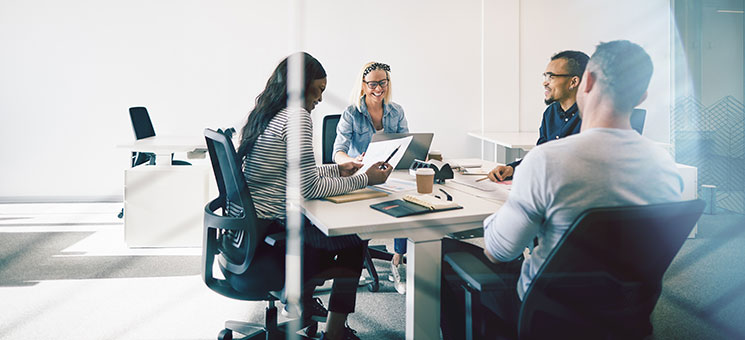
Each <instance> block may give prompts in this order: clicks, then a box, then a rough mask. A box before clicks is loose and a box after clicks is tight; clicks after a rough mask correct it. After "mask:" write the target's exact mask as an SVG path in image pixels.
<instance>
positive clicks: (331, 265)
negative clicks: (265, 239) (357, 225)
mask: <svg viewBox="0 0 745 340" xmlns="http://www.w3.org/2000/svg"><path fill="white" fill-rule="evenodd" d="M274 222H275V223H273V225H272V227H271V228H270V232H276V231H277V230H284V228H285V226H284V223H283V221H274ZM366 245H367V241H362V240H361V239H360V238H359V237H357V236H356V235H346V236H339V237H328V236H326V235H324V234H323V233H322V232H321V231H320V230H318V228H316V227H315V226H314V225H313V224H312V223H311V222H310V220H308V219H307V218H303V257H302V258H303V264H302V271H303V274H302V277H303V294H302V296H301V300H302V302H303V303H308V302H310V301H311V300H312V299H313V292H314V291H315V289H316V288H317V287H318V286H320V285H323V282H324V281H325V280H329V279H333V280H334V283H333V285H332V287H331V296H330V298H329V305H328V310H329V311H332V312H337V313H345V314H348V313H352V312H354V307H355V304H356V299H357V285H358V283H359V279H360V274H362V265H363V261H364V254H365V253H364V252H365V247H366Z"/></svg>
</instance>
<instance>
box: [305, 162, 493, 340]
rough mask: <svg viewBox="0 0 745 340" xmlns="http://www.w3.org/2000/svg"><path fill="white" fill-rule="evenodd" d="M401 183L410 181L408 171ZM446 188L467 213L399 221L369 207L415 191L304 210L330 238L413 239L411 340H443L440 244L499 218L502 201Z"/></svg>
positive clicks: (318, 203) (308, 205)
mask: <svg viewBox="0 0 745 340" xmlns="http://www.w3.org/2000/svg"><path fill="white" fill-rule="evenodd" d="M394 176H395V177H396V178H403V179H410V180H412V181H413V177H411V176H409V175H408V173H407V172H406V171H403V172H401V171H396V172H395V173H394ZM439 188H444V189H445V190H447V191H448V192H449V193H450V194H451V195H452V196H453V200H454V201H455V202H457V203H458V204H460V205H461V206H463V209H458V210H450V211H442V212H435V213H430V214H423V215H415V216H407V217H401V218H395V217H392V216H389V215H387V214H384V213H382V212H379V211H376V210H374V209H372V208H370V205H371V204H375V203H380V202H384V201H387V200H392V199H396V198H400V197H402V196H403V195H404V194H407V193H411V192H400V193H394V194H391V195H390V196H387V197H381V198H376V199H368V200H362V201H356V202H347V203H342V204H336V203H332V202H329V201H325V200H308V201H305V202H304V203H303V210H304V213H305V215H306V216H307V217H308V219H309V220H310V221H311V222H312V223H313V224H315V225H316V227H317V228H319V229H320V230H321V231H322V232H324V233H325V234H326V235H329V236H338V235H349V234H357V235H359V236H360V237H361V238H363V239H380V238H395V237H406V238H408V249H407V271H406V291H407V293H406V339H439V338H440V331H439V329H440V274H441V244H442V242H441V240H442V238H443V237H444V236H445V235H447V234H449V233H453V232H458V231H464V230H469V229H474V228H478V227H480V226H481V225H482V221H483V220H484V219H485V218H486V217H488V216H489V215H491V214H492V213H494V212H495V211H496V210H497V209H499V207H501V202H498V201H494V200H488V199H484V198H482V197H478V196H476V195H475V193H476V192H475V191H478V190H477V189H472V188H469V187H466V186H462V185H459V184H457V183H452V182H449V183H447V184H446V185H439V184H438V185H435V189H434V190H435V191H439Z"/></svg>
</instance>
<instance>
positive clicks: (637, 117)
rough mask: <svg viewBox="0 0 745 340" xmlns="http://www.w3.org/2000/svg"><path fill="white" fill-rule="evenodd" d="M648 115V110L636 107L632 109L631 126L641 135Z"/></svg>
mask: <svg viewBox="0 0 745 340" xmlns="http://www.w3.org/2000/svg"><path fill="white" fill-rule="evenodd" d="M646 117H647V110H645V109H634V111H631V128H632V129H634V130H636V132H638V133H639V134H640V135H641V134H642V132H643V131H644V120H645V118H646Z"/></svg>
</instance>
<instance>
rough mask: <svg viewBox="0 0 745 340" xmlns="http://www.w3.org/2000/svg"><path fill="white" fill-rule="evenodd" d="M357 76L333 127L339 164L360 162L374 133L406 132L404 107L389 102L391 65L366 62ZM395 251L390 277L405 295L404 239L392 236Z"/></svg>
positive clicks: (407, 129) (336, 160)
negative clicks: (347, 104) (349, 102)
mask: <svg viewBox="0 0 745 340" xmlns="http://www.w3.org/2000/svg"><path fill="white" fill-rule="evenodd" d="M357 79H358V80H357V81H356V82H355V85H354V88H353V89H352V98H351V105H349V107H347V109H346V110H345V111H344V113H343V114H342V115H341V119H340V120H339V125H337V127H336V141H335V142H334V151H333V155H334V162H336V163H338V164H344V163H349V162H359V161H361V160H362V158H363V157H364V156H365V151H366V150H367V146H368V144H370V141H371V140H372V136H373V134H376V133H406V132H409V124H408V123H407V122H406V116H405V115H404V109H403V108H402V107H401V105H398V104H396V103H394V102H393V101H391V96H392V81H391V67H390V66H388V65H387V64H383V63H379V62H369V63H367V64H365V65H364V66H363V67H362V69H361V70H360V73H359V76H358V78H357ZM394 252H395V253H394V254H393V260H391V280H392V281H393V282H394V283H395V287H396V290H397V291H398V292H399V293H401V294H404V293H405V292H406V285H405V284H404V283H403V282H401V277H402V274H403V266H401V265H400V264H401V262H402V260H403V254H405V253H406V239H405V238H397V239H395V241H394ZM404 276H405V275H404Z"/></svg>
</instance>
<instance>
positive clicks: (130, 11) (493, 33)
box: [0, 0, 670, 201]
mask: <svg viewBox="0 0 745 340" xmlns="http://www.w3.org/2000/svg"><path fill="white" fill-rule="evenodd" d="M305 4H306V5H305V13H306V15H305V30H304V32H305V36H304V46H305V50H307V51H308V52H310V53H311V54H313V55H314V56H315V57H317V58H318V59H319V60H320V61H321V62H322V63H323V64H324V66H325V68H326V70H327V72H328V75H329V78H328V81H329V83H328V88H327V91H326V93H325V95H324V101H323V102H322V103H321V104H320V105H319V106H318V107H317V108H316V110H315V111H314V112H313V116H314V120H315V122H316V136H318V135H319V134H320V125H321V124H320V123H321V117H322V116H323V115H325V114H329V113H339V112H341V111H343V109H344V107H345V106H346V105H347V100H348V96H349V90H350V88H351V86H352V83H353V82H354V81H355V77H356V75H357V73H358V70H359V67H361V65H362V64H363V63H365V62H367V61H369V60H378V61H382V62H386V63H389V64H390V65H391V68H392V76H393V77H394V82H395V92H394V101H396V102H398V103H400V104H401V105H403V107H404V109H405V111H406V113H407V116H408V119H409V125H410V127H411V129H412V131H431V132H435V136H436V137H435V140H434V142H433V148H435V149H440V150H442V152H443V154H444V155H445V156H446V157H477V156H478V155H480V144H479V143H478V142H477V141H476V140H474V139H472V138H469V137H466V132H468V131H478V130H480V129H481V127H482V123H481V122H482V115H481V111H482V96H481V89H482V88H481V81H482V76H481V60H482V59H481V58H482V51H481V48H482V45H481V43H482V40H481V39H482V34H483V36H484V46H483V47H484V52H483V56H484V60H485V64H484V97H483V105H484V116H483V120H484V128H485V129H486V130H488V131H489V130H490V131H514V130H521V131H535V130H537V128H538V126H539V123H540V114H541V112H543V109H544V105H543V103H542V98H543V95H542V89H541V85H540V79H541V78H540V74H541V73H542V72H543V70H544V68H545V65H546V63H547V62H548V58H549V57H550V56H551V54H553V53H555V52H557V51H559V50H563V49H570V48H571V49H581V50H585V51H587V52H588V53H591V52H592V50H593V48H594V45H595V44H597V42H599V41H608V40H612V39H619V38H624V39H630V40H632V41H636V42H638V43H640V44H641V45H642V46H644V47H645V48H647V51H648V52H649V53H650V54H651V55H652V58H653V61H654V62H655V67H656V69H655V75H654V78H653V80H652V85H651V88H650V98H651V99H650V100H649V101H648V102H647V103H646V104H645V105H644V106H645V107H646V108H647V109H649V114H648V118H647V126H646V132H645V134H646V135H648V136H650V137H652V138H654V139H657V140H663V141H666V140H667V133H668V132H667V130H668V123H667V120H668V110H669V109H668V108H669V90H670V85H669V78H670V77H669V66H668V65H667V63H668V60H669V55H670V51H669V50H670V49H669V45H670V43H669V41H670V34H669V9H668V1H667V0H654V1H643V0H629V1H626V2H622V3H621V2H615V1H592V0H582V1H577V0H573V1H570V0H523V1H520V0H503V1H488V0H485V1H484V11H483V15H484V18H485V27H484V29H483V31H482V28H481V16H482V7H481V6H482V3H481V1H479V0H468V1H459V2H453V1H446V0H434V1H427V2H418V1H395V0H381V1H377V2H375V3H369V2H360V1H348V0H319V1H312V2H306V3H305ZM288 5H289V4H288V2H286V1H271V0H266V1H239V0H232V1H231V0H219V1H204V0H194V1H189V2H184V1H177V0H159V1H144V0H127V1H124V0H118V1H114V0H112V1H106V2H91V1H84V0H68V1H64V2H56V1H48V0H28V1H3V2H0V46H3V53H0V117H2V118H1V119H2V121H1V122H2V124H0V155H1V156H2V160H3V161H2V165H0V201H21V200H32V201H33V200H75V199H102V198H108V199H121V194H122V183H123V170H124V169H125V168H126V167H127V166H128V163H129V159H128V152H127V151H126V150H123V149H118V148H116V145H118V144H123V143H127V142H130V141H131V140H132V139H133V134H132V130H131V127H130V123H129V118H128V114H127V108H128V107H130V106H138V105H142V106H146V107H148V109H149V111H150V114H151V117H152V119H153V123H154V124H155V128H156V132H157V133H158V134H169V133H170V134H195V135H200V134H201V131H202V129H203V128H204V127H215V128H217V127H227V126H232V125H235V124H237V123H239V122H240V121H242V120H243V119H244V118H245V116H246V114H247V112H248V111H249V110H250V109H251V107H252V106H253V101H254V98H255V97H256V95H257V94H258V93H259V92H260V91H261V90H262V89H263V86H264V84H265V82H266V79H267V77H268V76H269V74H270V73H271V71H272V70H273V68H274V67H275V66H276V64H277V62H278V61H279V60H281V59H282V58H283V57H285V56H286V55H287V54H289V53H290V52H291V51H290V50H289V41H290V39H289V36H288V33H289V27H290V25H289V23H288V21H287V20H288V16H289V13H288V9H289V8H288ZM317 145H318V146H319V147H320V143H317ZM319 150H320V148H319ZM319 152H320V151H319ZM317 156H320V155H317Z"/></svg>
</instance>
